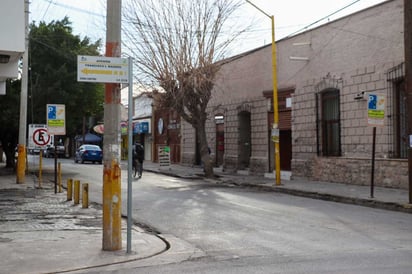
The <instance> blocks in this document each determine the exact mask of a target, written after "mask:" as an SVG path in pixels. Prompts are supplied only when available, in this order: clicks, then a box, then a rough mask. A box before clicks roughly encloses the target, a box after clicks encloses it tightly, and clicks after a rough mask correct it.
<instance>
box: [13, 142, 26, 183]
mask: <svg viewBox="0 0 412 274" xmlns="http://www.w3.org/2000/svg"><path fill="white" fill-rule="evenodd" d="M17 151H18V155H17V172H16V175H17V176H16V183H18V184H24V179H25V173H26V158H27V157H26V146H25V145H21V144H19V145H18V148H17Z"/></svg>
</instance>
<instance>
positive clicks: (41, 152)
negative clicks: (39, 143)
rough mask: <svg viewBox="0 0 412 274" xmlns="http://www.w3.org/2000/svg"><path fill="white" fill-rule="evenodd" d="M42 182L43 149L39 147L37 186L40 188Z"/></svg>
mask: <svg viewBox="0 0 412 274" xmlns="http://www.w3.org/2000/svg"><path fill="white" fill-rule="evenodd" d="M42 183H43V151H42V150H41V149H40V154H39V188H42V186H41V185H42Z"/></svg>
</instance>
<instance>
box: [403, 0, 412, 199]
mask: <svg viewBox="0 0 412 274" xmlns="http://www.w3.org/2000/svg"><path fill="white" fill-rule="evenodd" d="M404 40H405V83H406V85H405V87H406V96H407V106H408V109H407V114H408V117H407V121H408V134H409V148H408V174H409V203H410V204H412V140H411V138H412V137H411V136H412V2H411V0H404Z"/></svg>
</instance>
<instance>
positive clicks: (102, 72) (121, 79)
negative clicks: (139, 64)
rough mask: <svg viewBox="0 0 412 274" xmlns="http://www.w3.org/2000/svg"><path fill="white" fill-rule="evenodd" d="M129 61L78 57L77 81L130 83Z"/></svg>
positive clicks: (102, 57)
mask: <svg viewBox="0 0 412 274" xmlns="http://www.w3.org/2000/svg"><path fill="white" fill-rule="evenodd" d="M128 71H129V60H128V59H126V58H119V57H104V56H86V55H79V56H77V81H78V82H94V83H118V84H124V83H129V76H128Z"/></svg>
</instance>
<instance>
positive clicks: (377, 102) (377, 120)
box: [368, 93, 385, 127]
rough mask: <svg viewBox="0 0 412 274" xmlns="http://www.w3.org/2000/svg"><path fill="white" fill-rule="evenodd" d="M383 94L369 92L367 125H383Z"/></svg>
mask: <svg viewBox="0 0 412 274" xmlns="http://www.w3.org/2000/svg"><path fill="white" fill-rule="evenodd" d="M384 121H385V95H379V94H372V93H371V94H369V96H368V126H371V127H378V126H380V127H381V126H384Z"/></svg>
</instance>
